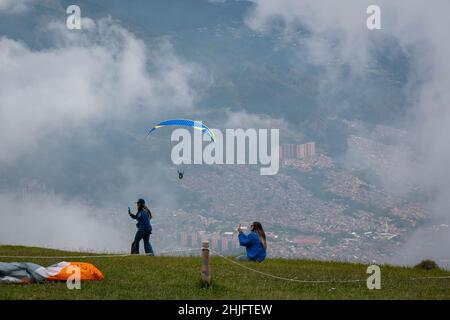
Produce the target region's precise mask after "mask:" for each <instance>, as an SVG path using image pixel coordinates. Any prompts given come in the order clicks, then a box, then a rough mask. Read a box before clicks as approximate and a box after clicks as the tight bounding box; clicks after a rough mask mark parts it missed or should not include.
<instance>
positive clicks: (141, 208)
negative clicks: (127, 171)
mask: <svg viewBox="0 0 450 320" xmlns="http://www.w3.org/2000/svg"><path fill="white" fill-rule="evenodd" d="M136 204H137V213H136V214H132V213H131V210H130V208H128V214H129V215H130V217H131V218H133V219H135V220H137V224H136V226H137V228H138V230H137V232H136V235H135V236H134V252H135V253H137V254H139V242H140V241H141V240H143V241H144V250H145V253H146V254H147V255H148V256H153V255H154V254H153V248H152V245H151V244H150V235H151V234H152V225H151V224H150V219H151V218H152V213H151V212H150V210H149V209H148V208H147V206H146V205H145V200H144V199H139V200H138V202H136Z"/></svg>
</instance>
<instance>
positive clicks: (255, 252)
mask: <svg viewBox="0 0 450 320" xmlns="http://www.w3.org/2000/svg"><path fill="white" fill-rule="evenodd" d="M250 230H251V232H250V233H249V234H247V235H246V234H244V233H243V232H242V228H241V225H238V229H237V231H238V232H239V244H240V245H241V246H243V247H246V249H247V254H246V255H244V256H240V257H237V258H236V259H237V260H238V261H256V262H263V261H264V259H265V258H266V249H267V242H266V234H265V232H264V229H263V227H262V225H261V223H260V222H257V221H255V222H253V223H252V224H251V226H250Z"/></svg>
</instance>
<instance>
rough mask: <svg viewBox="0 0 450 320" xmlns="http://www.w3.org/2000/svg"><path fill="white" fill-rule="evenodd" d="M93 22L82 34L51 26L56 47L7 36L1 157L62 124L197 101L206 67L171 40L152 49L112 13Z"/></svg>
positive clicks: (1, 82) (0, 83)
mask: <svg viewBox="0 0 450 320" xmlns="http://www.w3.org/2000/svg"><path fill="white" fill-rule="evenodd" d="M85 22H86V23H84V25H88V26H89V27H88V28H87V29H83V30H82V31H81V32H73V31H69V30H67V29H66V28H65V26H64V25H63V24H60V23H55V22H53V23H50V24H48V26H47V27H46V28H47V31H48V32H49V34H50V37H51V40H52V42H53V43H54V45H53V47H51V48H47V49H44V50H33V49H31V48H29V47H28V46H27V45H26V44H25V43H23V42H20V41H17V40H12V39H9V38H7V37H2V38H0V69H1V70H2V72H1V74H0V115H1V117H0V119H1V120H0V121H1V127H0V150H1V153H0V162H3V161H7V162H12V161H14V160H15V159H16V158H17V157H18V156H20V155H22V154H24V153H27V152H29V151H31V150H32V149H33V148H34V147H36V146H37V145H38V144H39V142H40V140H41V139H42V138H43V137H45V136H48V135H54V134H55V133H56V132H58V131H60V130H64V131H67V130H73V129H75V130H76V128H77V127H78V126H80V125H82V124H83V125H86V123H88V124H91V126H94V125H95V124H98V123H100V122H101V121H102V120H104V119H106V118H108V119H111V118H120V117H126V116H127V115H129V114H132V113H133V112H134V111H136V110H142V112H143V113H145V114H153V115H156V114H158V113H161V112H166V111H168V110H176V109H177V108H183V109H186V108H187V109H189V108H192V107H193V103H194V101H195V99H196V91H195V89H194V88H193V87H192V86H193V84H195V82H196V81H197V80H198V81H200V80H199V77H200V76H201V70H199V67H198V66H196V65H194V64H190V63H188V62H185V61H183V60H182V59H180V58H179V57H178V56H177V55H176V53H175V51H174V48H173V46H172V45H171V43H170V41H168V40H162V41H160V42H159V43H158V44H157V45H156V46H155V47H154V49H153V51H151V52H150V53H148V52H147V48H146V45H145V44H144V42H143V41H142V40H140V39H138V38H136V37H135V36H134V35H133V34H132V33H130V32H128V31H127V30H126V29H124V28H122V27H121V26H120V25H118V24H116V23H115V22H114V21H113V20H112V19H108V18H105V19H101V20H98V21H97V22H93V21H92V20H90V19H88V20H85ZM149 65H150V68H151V70H147V68H148V66H149Z"/></svg>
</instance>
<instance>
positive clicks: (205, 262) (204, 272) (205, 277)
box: [202, 241, 211, 285]
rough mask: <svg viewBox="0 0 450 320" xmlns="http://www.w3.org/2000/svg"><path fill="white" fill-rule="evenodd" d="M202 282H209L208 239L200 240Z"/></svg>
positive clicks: (207, 283) (208, 283)
mask: <svg viewBox="0 0 450 320" xmlns="http://www.w3.org/2000/svg"><path fill="white" fill-rule="evenodd" d="M202 282H203V284H206V285H210V284H211V267H210V265H209V241H202Z"/></svg>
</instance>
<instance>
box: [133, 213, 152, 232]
mask: <svg viewBox="0 0 450 320" xmlns="http://www.w3.org/2000/svg"><path fill="white" fill-rule="evenodd" d="M130 216H131V217H132V218H133V219H135V220H137V224H136V226H137V228H138V229H139V230H145V231H149V232H150V233H151V232H152V225H151V224H150V215H149V213H148V212H147V211H146V210H141V211H139V212H138V213H136V214H130Z"/></svg>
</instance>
